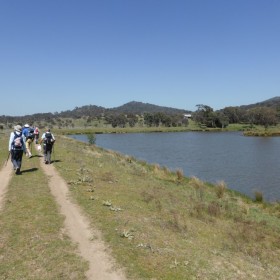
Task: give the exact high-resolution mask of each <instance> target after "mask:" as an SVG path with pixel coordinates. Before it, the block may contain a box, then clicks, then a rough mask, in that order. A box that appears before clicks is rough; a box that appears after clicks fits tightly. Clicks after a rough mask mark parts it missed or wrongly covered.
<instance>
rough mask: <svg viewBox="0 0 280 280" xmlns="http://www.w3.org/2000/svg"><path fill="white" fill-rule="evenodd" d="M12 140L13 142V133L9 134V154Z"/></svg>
mask: <svg viewBox="0 0 280 280" xmlns="http://www.w3.org/2000/svg"><path fill="white" fill-rule="evenodd" d="M13 140H14V133H13V132H11V134H10V140H9V147H8V149H9V152H10V151H11V149H12V142H13Z"/></svg>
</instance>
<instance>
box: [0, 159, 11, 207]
mask: <svg viewBox="0 0 280 280" xmlns="http://www.w3.org/2000/svg"><path fill="white" fill-rule="evenodd" d="M12 171H13V169H12V167H11V163H10V161H9V162H8V163H7V164H4V166H3V168H2V169H1V170H0V210H1V208H2V206H3V203H4V195H5V192H6V190H7V188H8V185H9V181H10V179H11V176H12V173H13V172H12Z"/></svg>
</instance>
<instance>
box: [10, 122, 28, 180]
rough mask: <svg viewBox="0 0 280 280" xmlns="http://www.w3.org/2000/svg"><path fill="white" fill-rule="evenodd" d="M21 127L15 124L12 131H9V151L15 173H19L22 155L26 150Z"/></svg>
mask: <svg viewBox="0 0 280 280" xmlns="http://www.w3.org/2000/svg"><path fill="white" fill-rule="evenodd" d="M21 130H22V127H21V126H20V125H16V126H15V127H14V131H13V132H11V135H10V140H9V153H10V154H11V161H12V164H13V167H14V171H15V174H17V175H18V174H20V169H21V163H22V155H23V153H25V151H26V147H25V143H24V140H23V136H22V131H21Z"/></svg>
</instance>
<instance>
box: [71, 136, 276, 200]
mask: <svg viewBox="0 0 280 280" xmlns="http://www.w3.org/2000/svg"><path fill="white" fill-rule="evenodd" d="M71 137H73V138H75V139H77V140H80V141H85V142H88V139H87V136H86V135H72V136H71ZM96 145H97V146H100V147H103V148H105V149H110V150H114V151H118V152H121V153H122V154H126V155H131V156H134V157H135V158H137V159H141V160H145V161H147V162H148V163H158V164H160V165H161V166H166V167H168V168H170V169H171V170H176V169H182V170H183V171H184V174H185V175H186V176H196V177H198V178H200V179H202V180H205V181H209V182H212V183H216V182H218V181H221V180H223V181H225V182H226V184H227V185H228V187H229V188H231V189H234V190H237V191H239V192H242V193H244V194H246V195H248V196H250V197H254V192H255V191H261V192H262V193H263V194H264V197H265V199H266V200H267V201H275V200H280V174H279V167H280V137H244V136H243V135H242V134H241V133H239V132H224V133H221V132H219V133H215V132H214V133H211V132H207V133H205V132H178V133H135V134H134V133H133V134H97V135H96Z"/></svg>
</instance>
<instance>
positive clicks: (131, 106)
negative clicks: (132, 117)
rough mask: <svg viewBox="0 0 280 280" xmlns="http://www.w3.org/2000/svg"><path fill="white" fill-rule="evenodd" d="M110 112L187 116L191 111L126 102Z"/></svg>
mask: <svg viewBox="0 0 280 280" xmlns="http://www.w3.org/2000/svg"><path fill="white" fill-rule="evenodd" d="M108 111H111V112H117V113H124V114H130V113H131V114H137V115H141V114H144V113H158V112H161V113H166V114H187V113H191V111H186V110H182V109H176V108H171V107H163V106H158V105H153V104H149V103H142V102H137V101H131V102H128V103H126V104H124V105H122V106H119V107H115V108H112V109H108Z"/></svg>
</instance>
